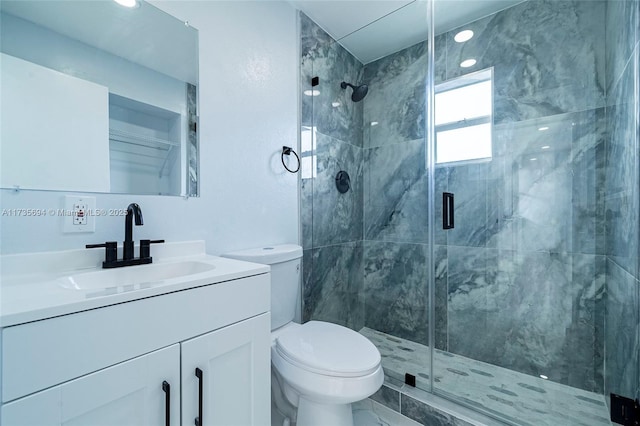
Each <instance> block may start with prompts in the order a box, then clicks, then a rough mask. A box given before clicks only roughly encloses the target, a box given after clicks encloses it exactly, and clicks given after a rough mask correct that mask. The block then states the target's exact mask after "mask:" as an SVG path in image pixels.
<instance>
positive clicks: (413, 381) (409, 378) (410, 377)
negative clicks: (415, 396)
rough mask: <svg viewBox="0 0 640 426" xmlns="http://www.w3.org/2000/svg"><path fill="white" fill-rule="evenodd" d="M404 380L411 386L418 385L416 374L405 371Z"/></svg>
mask: <svg viewBox="0 0 640 426" xmlns="http://www.w3.org/2000/svg"><path fill="white" fill-rule="evenodd" d="M404 382H405V383H406V384H408V385H409V386H413V387H414V388H415V387H416V376H414V375H413V374H409V373H405V374H404Z"/></svg>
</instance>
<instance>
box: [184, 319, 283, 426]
mask: <svg viewBox="0 0 640 426" xmlns="http://www.w3.org/2000/svg"><path fill="white" fill-rule="evenodd" d="M270 326H271V322H270V314H269V313H266V314H262V315H258V316H256V317H253V318H250V319H247V320H245V321H241V322H238V323H236V324H234V325H230V326H228V327H224V328H222V329H219V330H216V331H213V332H211V333H208V334H205V335H203V336H200V337H196V338H194V339H191V340H187V341H185V342H183V343H182V424H183V425H194V424H195V425H196V426H197V425H200V426H214V425H215V426H218V425H220V426H222V425H224V426H234V425H237V426H250V425H270V424H271V414H270V410H271V405H270V392H271V389H270V383H271V370H270V368H271V358H270V357H271V354H270V343H271V336H270ZM196 369H198V370H197V371H198V376H196ZM200 400H201V401H202V403H201V404H200ZM200 416H202V417H200ZM196 419H197V420H196Z"/></svg>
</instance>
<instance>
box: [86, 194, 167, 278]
mask: <svg viewBox="0 0 640 426" xmlns="http://www.w3.org/2000/svg"><path fill="white" fill-rule="evenodd" d="M134 220H135V222H136V226H140V225H142V224H143V221H142V209H141V208H140V206H139V205H137V204H136V203H131V204H129V207H127V216H126V217H125V219H124V244H123V246H122V259H120V260H118V245H117V243H116V242H115V241H108V242H106V243H102V244H87V245H86V248H98V247H104V248H105V249H106V251H105V257H104V262H102V267H103V268H119V267H121V266H132V265H143V264H145V263H151V262H152V261H153V259H152V258H151V252H150V248H149V246H150V245H151V244H157V243H164V240H140V257H137V258H135V257H134V255H133V249H134V241H133V221H134Z"/></svg>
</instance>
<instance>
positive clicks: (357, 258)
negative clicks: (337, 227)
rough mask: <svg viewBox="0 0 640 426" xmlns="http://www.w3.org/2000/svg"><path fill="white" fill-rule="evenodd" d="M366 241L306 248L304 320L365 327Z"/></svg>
mask: <svg viewBox="0 0 640 426" xmlns="http://www.w3.org/2000/svg"><path fill="white" fill-rule="evenodd" d="M362 256H363V250H362V243H361V242H356V243H345V244H340V245H335V246H328V247H322V248H317V249H313V250H305V251H304V259H303V262H304V265H303V270H304V283H303V293H304V294H303V297H304V305H303V320H304V321H309V320H319V321H328V322H332V323H336V324H340V325H344V326H346V327H349V328H352V329H354V330H360V329H361V328H362V327H363V326H364V301H363V297H362V296H363V292H362V289H363V270H362V268H363V263H362V261H363V258H362Z"/></svg>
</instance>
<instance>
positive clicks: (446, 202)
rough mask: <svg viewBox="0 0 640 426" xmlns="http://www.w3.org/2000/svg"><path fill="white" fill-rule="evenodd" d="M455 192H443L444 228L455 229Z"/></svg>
mask: <svg viewBox="0 0 640 426" xmlns="http://www.w3.org/2000/svg"><path fill="white" fill-rule="evenodd" d="M453 209H454V204H453V194H452V193H451V192H443V193H442V229H453V225H454V224H453V215H454V211H453Z"/></svg>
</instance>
